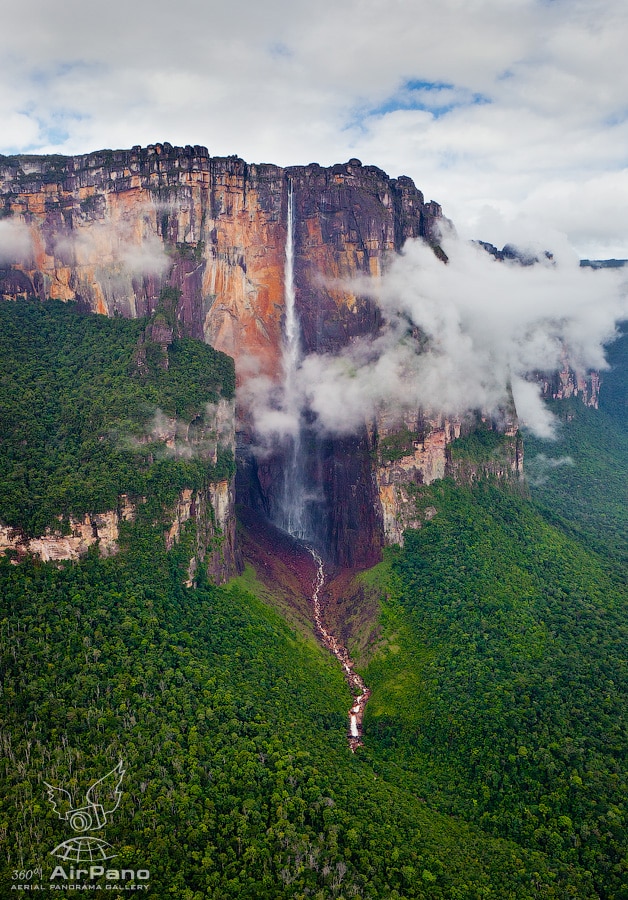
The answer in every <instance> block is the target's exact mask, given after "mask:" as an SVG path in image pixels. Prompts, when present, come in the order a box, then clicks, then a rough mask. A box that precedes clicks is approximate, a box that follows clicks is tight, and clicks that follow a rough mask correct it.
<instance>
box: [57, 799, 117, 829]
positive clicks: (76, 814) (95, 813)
mask: <svg viewBox="0 0 628 900" xmlns="http://www.w3.org/2000/svg"><path fill="white" fill-rule="evenodd" d="M66 819H67V820H68V822H69V823H70V827H71V828H73V829H74V831H98V829H99V828H102V827H103V826H104V825H106V824H107V814H106V813H105V810H104V808H103V807H102V805H101V804H100V803H92V804H90V806H84V807H83V808H82V809H71V810H69V811H68V813H67V814H66Z"/></svg>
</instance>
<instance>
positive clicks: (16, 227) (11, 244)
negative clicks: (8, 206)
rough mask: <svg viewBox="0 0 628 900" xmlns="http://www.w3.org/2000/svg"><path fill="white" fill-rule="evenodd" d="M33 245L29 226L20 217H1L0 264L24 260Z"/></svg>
mask: <svg viewBox="0 0 628 900" xmlns="http://www.w3.org/2000/svg"><path fill="white" fill-rule="evenodd" d="M32 250H33V245H32V241H31V235H30V231H29V230H28V227H27V226H26V225H25V224H24V223H23V222H21V221H19V220H18V219H0V264H2V263H15V262H24V261H25V260H26V259H28V258H29V257H30V255H31V253H32Z"/></svg>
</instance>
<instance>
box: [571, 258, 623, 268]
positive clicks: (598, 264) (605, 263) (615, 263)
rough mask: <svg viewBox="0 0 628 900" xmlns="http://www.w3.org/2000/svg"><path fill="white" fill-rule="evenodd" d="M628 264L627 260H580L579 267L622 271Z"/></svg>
mask: <svg viewBox="0 0 628 900" xmlns="http://www.w3.org/2000/svg"><path fill="white" fill-rule="evenodd" d="M627 263H628V259H581V260H580V265H581V266H589V267H590V268H591V269H622V268H623V267H624V266H625V265H626V264H627Z"/></svg>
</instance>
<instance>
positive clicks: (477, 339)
mask: <svg viewBox="0 0 628 900" xmlns="http://www.w3.org/2000/svg"><path fill="white" fill-rule="evenodd" d="M442 247H443V249H444V250H445V252H446V254H447V256H448V258H449V262H448V263H447V264H446V265H444V264H443V263H442V262H441V261H440V260H438V259H437V258H436V256H435V255H434V253H433V251H432V250H431V249H430V248H429V247H428V246H427V245H425V244H424V243H423V242H421V241H408V242H407V243H406V246H405V248H404V251H403V253H402V254H401V255H399V256H397V257H396V258H395V259H394V260H393V262H392V265H391V266H390V268H389V270H388V271H387V273H386V274H384V276H383V277H382V278H381V279H380V280H379V281H372V280H370V279H365V280H362V281H357V282H356V281H353V282H352V283H351V284H348V285H347V289H350V290H351V291H352V292H354V293H361V294H363V295H370V296H372V297H373V298H374V299H375V300H376V302H377V303H378V304H379V307H380V309H381V311H382V313H383V316H384V319H385V322H386V324H385V326H384V328H383V329H382V331H381V332H380V334H378V335H377V336H376V337H374V338H369V337H362V338H359V339H357V340H355V341H354V342H353V343H351V344H350V345H349V346H347V347H346V348H345V349H344V350H343V352H341V353H339V354H337V355H326V354H313V355H309V356H307V357H306V358H305V359H303V361H302V365H301V368H300V370H299V372H298V373H297V377H296V388H293V389H292V391H291V394H292V396H291V398H289V399H288V400H286V399H285V398H282V397H281V396H280V394H278V393H277V390H278V389H277V386H276V385H275V386H273V385H270V384H269V383H268V382H256V381H255V380H253V382H252V384H251V385H249V386H248V387H247V388H246V389H245V396H244V400H245V402H247V401H248V405H249V406H250V408H252V409H253V415H254V418H255V423H256V427H257V429H258V432H259V433H260V434H261V435H262V436H265V437H266V439H267V440H269V441H272V439H273V436H274V437H275V438H277V437H281V435H285V434H294V432H295V430H296V428H297V427H298V421H299V416H300V414H301V410H302V409H304V408H307V409H309V410H310V411H311V412H312V413H314V414H315V416H316V421H317V423H318V426H319V427H320V428H321V429H322V430H323V431H326V432H330V433H333V434H348V433H351V432H354V431H355V430H356V429H358V428H359V427H360V426H361V425H362V423H363V422H364V421H365V420H371V419H373V418H374V417H375V416H376V415H377V413H378V412H380V411H385V412H386V413H387V415H390V414H391V412H394V411H396V412H397V413H398V414H399V415H401V414H402V413H403V412H404V411H411V410H416V409H417V408H419V407H420V408H422V409H423V410H424V411H425V412H426V413H427V414H430V415H445V416H451V417H464V416H465V415H466V414H468V413H470V412H472V411H475V410H482V411H483V412H485V413H489V414H491V415H493V416H495V417H499V418H501V417H503V415H504V411H505V410H507V409H508V408H509V407H511V406H512V399H514V404H515V407H516V410H517V414H518V417H519V421H520V422H521V423H522V424H525V425H526V426H528V427H529V428H530V429H531V430H532V431H534V432H535V433H536V434H537V435H539V436H541V437H550V436H551V435H552V432H553V422H552V417H551V415H550V414H549V412H548V410H547V408H546V406H545V404H544V403H543V401H542V399H541V397H540V386H539V384H538V383H536V382H535V381H534V378H533V373H535V372H543V373H548V374H550V373H552V372H555V371H556V370H558V369H560V368H562V366H563V365H564V361H565V357H566V358H567V359H568V360H569V364H570V365H571V367H572V368H574V369H575V370H577V371H579V372H586V371H587V370H589V369H592V368H593V369H598V370H599V369H603V368H605V365H606V363H605V357H604V344H606V343H608V342H609V341H610V340H612V339H613V337H614V336H615V333H616V324H617V322H618V321H620V320H621V319H622V318H625V317H627V316H628V304H627V302H626V295H627V291H626V286H625V284H624V279H625V276H622V274H621V271H609V270H605V271H597V272H594V271H592V270H589V269H583V268H580V266H579V262H578V260H577V259H576V258H575V257H574V256H572V255H571V254H570V253H569V252H568V251H565V250H564V248H560V249H561V250H562V252H560V253H557V254H555V255H554V257H553V258H552V259H547V258H546V257H545V256H544V254H543V252H541V251H540V248H538V247H536V248H535V247H529V248H528V252H530V253H536V254H537V255H538V256H539V259H540V260H541V261H540V262H539V263H537V264H536V265H532V266H521V265H520V264H519V263H518V262H515V261H508V260H506V261H504V262H498V261H496V260H494V259H493V257H492V256H490V255H489V254H488V253H487V252H486V251H485V250H484V249H482V248H481V247H480V246H478V245H476V244H471V243H468V242H465V241H462V240H460V239H458V238H456V237H455V236H454V235H449V236H446V237H444V238H443V241H442ZM599 276H602V277H599ZM295 397H298V402H295Z"/></svg>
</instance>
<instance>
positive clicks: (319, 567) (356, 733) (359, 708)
mask: <svg viewBox="0 0 628 900" xmlns="http://www.w3.org/2000/svg"><path fill="white" fill-rule="evenodd" d="M308 550H309V551H310V553H311V554H312V559H313V560H314V562H315V563H316V578H315V579H314V585H313V593H312V606H313V609H314V623H315V624H316V631H317V633H318V636H319V637H320V639H321V643H322V644H324V646H325V647H327V649H328V650H329V651H330V652H331V653H333V654H334V656H335V657H336V659H337V660H338V661H339V662H340V665H341V666H342V668H343V671H344V673H345V678H346V679H347V681H348V682H349V687H350V688H351V693H352V694H353V697H354V700H355V702H354V704H353V706H352V707H351V709H350V710H349V735H348V738H349V746H350V747H351V749H352V750H353V751H355V749H356V747H361V746H362V743H363V742H362V718H363V716H364V707H365V706H366V703H367V701H368V699H369V697H370V696H371V692H370V690H369V689H368V688H367V686H366V685H365V684H364V681H363V679H362V678H361V676H360V675H358V673H357V672H356V671H355V669H354V668H353V660H352V659H351V657H350V656H349V651H348V650H347V648H346V647H345V646H344V645H343V644H341V643H340V641H338V640H337V639H336V638H335V637H334V635H333V634H332V633H331V632H330V631H328V630H327V628H326V627H325V622H324V619H323V609H322V604H321V596H320V592H321V588H322V587H323V585H324V584H325V567H324V565H323V560H322V559H321V557H320V555H319V554H318V553H317V552H316V550H315V549H314V548H313V547H308Z"/></svg>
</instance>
